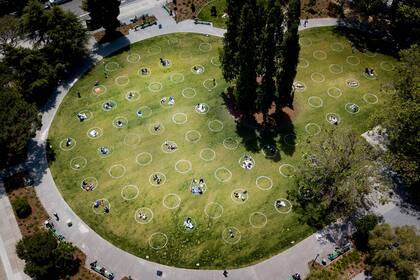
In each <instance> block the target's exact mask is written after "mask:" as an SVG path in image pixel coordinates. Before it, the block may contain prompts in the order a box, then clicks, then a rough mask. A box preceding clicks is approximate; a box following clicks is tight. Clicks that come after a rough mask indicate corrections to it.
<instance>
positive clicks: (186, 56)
mask: <svg viewBox="0 0 420 280" xmlns="http://www.w3.org/2000/svg"><path fill="white" fill-rule="evenodd" d="M179 58H181V59H182V60H190V59H191V58H192V53H191V52H187V51H181V52H180V53H179Z"/></svg>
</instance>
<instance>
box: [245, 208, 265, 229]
mask: <svg viewBox="0 0 420 280" xmlns="http://www.w3.org/2000/svg"><path fill="white" fill-rule="evenodd" d="M248 220H249V223H250V225H251V226H252V227H253V228H263V227H265V225H266V224H267V216H266V215H265V214H264V213H262V212H253V213H251V214H250V215H249V219H248Z"/></svg>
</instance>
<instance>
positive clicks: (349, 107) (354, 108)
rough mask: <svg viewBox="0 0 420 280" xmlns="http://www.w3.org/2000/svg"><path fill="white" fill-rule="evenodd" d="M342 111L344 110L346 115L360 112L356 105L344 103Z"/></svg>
mask: <svg viewBox="0 0 420 280" xmlns="http://www.w3.org/2000/svg"><path fill="white" fill-rule="evenodd" d="M344 109H346V111H347V113H350V114H352V115H354V114H357V113H359V112H360V107H359V105H357V104H356V103H346V105H345V106H344Z"/></svg>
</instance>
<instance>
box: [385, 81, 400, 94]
mask: <svg viewBox="0 0 420 280" xmlns="http://www.w3.org/2000/svg"><path fill="white" fill-rule="evenodd" d="M381 92H383V93H386V94H395V93H396V92H397V90H396V89H395V86H394V85H393V84H391V83H385V84H382V85H381Z"/></svg>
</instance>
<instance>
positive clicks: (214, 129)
mask: <svg viewBox="0 0 420 280" xmlns="http://www.w3.org/2000/svg"><path fill="white" fill-rule="evenodd" d="M207 126H208V128H209V130H210V131H212V132H220V131H222V130H223V127H224V125H223V123H222V122H221V121H219V120H217V119H214V120H210V121H209V122H208V123H207ZM215 126H216V127H215Z"/></svg>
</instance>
